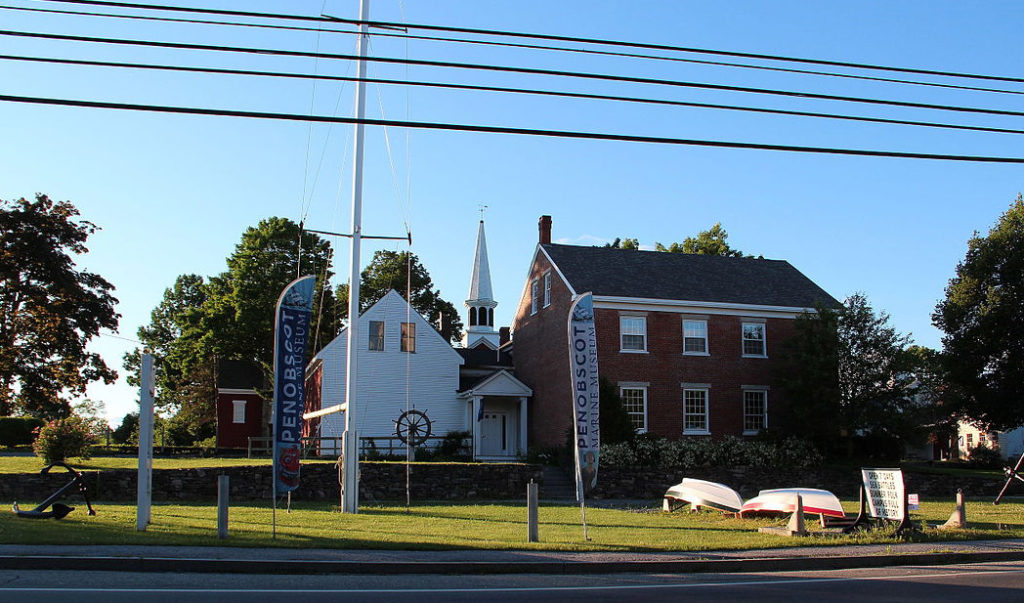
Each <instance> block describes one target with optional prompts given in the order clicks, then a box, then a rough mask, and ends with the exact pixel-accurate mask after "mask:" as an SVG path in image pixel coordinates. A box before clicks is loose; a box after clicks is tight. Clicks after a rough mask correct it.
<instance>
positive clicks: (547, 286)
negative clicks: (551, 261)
mask: <svg viewBox="0 0 1024 603" xmlns="http://www.w3.org/2000/svg"><path fill="white" fill-rule="evenodd" d="M550 305H551V271H550V270H549V271H548V272H545V273H544V307H545V308H547V307H548V306H550Z"/></svg>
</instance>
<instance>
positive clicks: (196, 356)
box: [125, 218, 339, 434]
mask: <svg viewBox="0 0 1024 603" xmlns="http://www.w3.org/2000/svg"><path fill="white" fill-rule="evenodd" d="M299 236H300V228H299V226H298V225H297V224H295V223H294V222H292V221H290V220H287V219H284V218H269V219H266V220H263V221H261V222H260V223H259V224H257V225H256V226H255V227H251V228H249V229H247V230H246V231H245V232H244V233H243V234H242V238H241V241H240V242H239V243H238V245H236V247H235V250H234V252H233V253H232V254H231V255H230V256H229V257H228V258H227V267H228V269H227V270H226V271H225V272H223V273H221V274H219V275H217V276H214V277H211V278H209V279H206V278H204V277H202V276H199V275H194V274H186V275H181V276H179V277H178V278H177V280H176V281H175V283H174V285H173V286H172V287H170V288H168V289H167V290H165V291H164V297H163V299H162V300H161V302H160V304H159V305H158V306H157V307H156V308H155V309H154V310H153V312H152V314H151V317H150V318H151V320H150V323H149V324H148V325H146V326H143V327H140V328H139V331H138V337H139V340H140V341H142V342H143V343H144V344H145V346H146V348H148V349H149V351H150V353H151V354H153V357H154V364H155V366H156V368H157V379H156V384H157V398H156V402H157V405H158V406H160V407H163V408H168V409H172V410H175V411H177V412H179V413H182V415H183V417H187V418H188V419H189V423H188V425H185V426H184V427H183V428H184V429H186V430H188V431H189V432H191V433H195V434H203V433H206V431H207V430H206V429H204V427H203V426H204V425H207V424H208V423H209V422H210V421H212V420H213V419H214V401H215V400H214V398H215V393H216V379H217V364H218V362H219V361H222V360H241V361H246V362H250V363H253V364H255V365H257V366H261V367H262V368H263V370H264V371H265V372H266V373H267V374H269V373H270V372H271V370H272V363H273V348H274V308H275V307H276V304H277V299H278V297H279V296H280V294H281V291H282V290H283V289H284V287H285V286H286V285H287V284H288V283H290V282H291V281H292V280H294V279H295V278H296V277H297V275H298V273H299V272H300V271H301V273H302V274H315V275H316V276H317V285H316V293H315V299H314V308H313V316H314V322H313V330H314V337H315V340H314V345H313V346H311V348H313V349H310V350H309V352H310V354H312V353H315V352H316V351H317V341H316V340H317V339H318V340H319V342H320V343H321V344H322V343H324V342H326V341H330V339H332V338H333V337H334V335H335V334H337V331H338V324H339V316H338V313H337V304H336V303H334V297H333V294H332V292H331V291H330V289H329V287H327V281H328V279H329V278H330V277H331V273H330V271H329V270H328V269H327V266H328V262H329V260H330V257H331V249H330V246H329V244H328V243H327V242H326V241H324V240H322V239H321V238H320V237H318V236H316V235H315V234H312V233H308V232H302V233H301V236H302V244H301V250H300V245H299ZM140 356H141V351H140V350H136V351H134V352H131V353H129V354H126V355H125V368H126V369H128V370H129V371H132V372H133V375H135V374H137V372H138V368H139V364H140ZM132 380H133V381H134V382H135V383H136V384H137V383H138V381H137V377H135V376H133V377H132Z"/></svg>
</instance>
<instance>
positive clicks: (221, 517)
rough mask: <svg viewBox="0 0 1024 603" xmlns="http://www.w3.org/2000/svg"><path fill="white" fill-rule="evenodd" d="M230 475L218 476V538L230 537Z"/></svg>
mask: <svg viewBox="0 0 1024 603" xmlns="http://www.w3.org/2000/svg"><path fill="white" fill-rule="evenodd" d="M230 479H231V478H230V477H228V476H227V475H218V476H217V538H219V539H221V540H224V539H225V538H227V537H228V494H229V493H230V492H231V489H230V486H229V484H230Z"/></svg>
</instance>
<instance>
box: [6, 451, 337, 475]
mask: <svg viewBox="0 0 1024 603" xmlns="http://www.w3.org/2000/svg"><path fill="white" fill-rule="evenodd" d="M302 462H303V463H330V464H332V465H333V464H334V463H335V461H334V460H319V459H302ZM68 464H69V465H71V466H72V467H74V468H75V469H77V470H78V471H101V470H106V469H137V468H138V467H139V459H138V458H137V457H134V456H95V457H93V458H91V459H89V460H87V461H83V460H82V459H79V458H74V459H69V460H68ZM248 465H258V466H264V465H265V466H270V459H269V458H258V459H247V458H212V457H211V458H195V457H170V458H154V459H153V468H154V469H192V468H197V467H198V468H206V467H238V466H248ZM44 466H45V463H44V462H43V459H41V458H39V457H38V456H6V455H4V456H0V473H38V472H39V470H40V469H42V468H43V467H44Z"/></svg>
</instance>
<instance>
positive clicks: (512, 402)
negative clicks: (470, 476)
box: [458, 369, 533, 461]
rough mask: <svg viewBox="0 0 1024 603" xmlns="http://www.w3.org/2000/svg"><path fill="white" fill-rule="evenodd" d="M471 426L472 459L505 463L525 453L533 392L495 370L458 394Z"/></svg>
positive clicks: (512, 378) (508, 373)
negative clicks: (472, 425) (472, 426)
mask: <svg viewBox="0 0 1024 603" xmlns="http://www.w3.org/2000/svg"><path fill="white" fill-rule="evenodd" d="M458 395H459V398H460V399H462V400H465V401H467V402H469V404H467V405H466V411H467V414H468V418H469V420H470V422H471V423H472V424H474V425H475V428H474V429H473V430H472V432H473V458H475V459H477V460H485V461H486V460H495V461H496V460H509V459H513V458H517V457H521V456H523V455H525V454H526V433H527V431H526V427H527V422H526V416H527V409H528V406H527V404H528V400H529V398H530V396H532V395H533V390H531V389H530V388H529V387H527V386H526V385H524V384H523V382H522V381H520V380H518V379H516V378H515V377H513V376H512V374H511V373H510V372H508V371H507V370H505V369H499V370H497V371H494V372H491V373H490V374H488V375H487V376H484V377H482V378H481V379H480V380H479V381H477V382H476V383H474V384H473V385H471V386H469V387H467V388H466V389H463V390H462V391H460V392H459V394H458Z"/></svg>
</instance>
